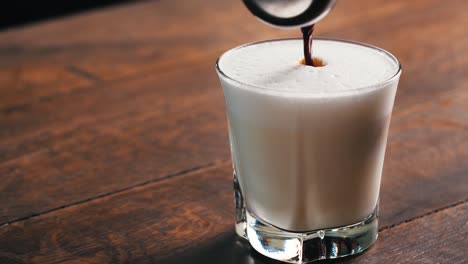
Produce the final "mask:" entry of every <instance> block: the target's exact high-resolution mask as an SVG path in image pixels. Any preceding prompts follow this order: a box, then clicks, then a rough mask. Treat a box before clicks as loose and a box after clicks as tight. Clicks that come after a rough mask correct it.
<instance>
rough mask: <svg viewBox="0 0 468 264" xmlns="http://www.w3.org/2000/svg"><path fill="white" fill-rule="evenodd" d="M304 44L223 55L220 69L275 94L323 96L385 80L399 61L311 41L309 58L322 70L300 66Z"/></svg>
mask: <svg viewBox="0 0 468 264" xmlns="http://www.w3.org/2000/svg"><path fill="white" fill-rule="evenodd" d="M302 49H303V46H302V40H299V39H294V40H281V41H273V42H264V43H258V44H255V45H249V46H245V47H242V48H239V49H236V50H232V51H230V52H227V53H226V54H224V55H223V56H222V57H221V59H220V61H219V68H220V69H221V70H222V71H223V72H224V74H226V75H227V76H229V77H230V78H232V79H234V80H237V81H239V82H241V83H244V84H248V85H252V86H257V87H262V88H267V89H273V90H277V91H311V92H314V93H315V92H317V93H327V92H336V91H346V90H355V89H359V88H363V87H368V86H372V85H375V84H378V83H381V82H383V81H386V80H388V79H389V78H391V77H392V76H394V75H395V74H396V73H397V71H398V64H397V62H396V61H395V60H394V59H393V58H391V57H390V56H389V55H388V54H386V53H384V52H382V51H379V50H377V49H374V48H371V47H366V46H362V45H358V44H352V43H347V42H337V41H332V40H320V39H317V40H314V42H313V56H314V57H319V58H321V59H323V60H324V61H325V63H326V64H327V65H326V66H324V67H310V66H305V65H301V64H300V63H299V61H300V60H301V59H302V58H303V57H304V55H303V53H302V52H303V51H302Z"/></svg>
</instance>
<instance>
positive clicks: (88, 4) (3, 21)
mask: <svg viewBox="0 0 468 264" xmlns="http://www.w3.org/2000/svg"><path fill="white" fill-rule="evenodd" d="M123 2H130V0H63V1H52V0H13V1H0V30H3V29H8V28H11V27H16V26H21V25H25V24H28V23H32V22H38V21H42V20H47V19H50V18H56V17H60V16H64V15H69V14H73V13H79V12H83V11H88V10H92V9H96V8H101V7H106V6H110V5H116V4H120V3H123Z"/></svg>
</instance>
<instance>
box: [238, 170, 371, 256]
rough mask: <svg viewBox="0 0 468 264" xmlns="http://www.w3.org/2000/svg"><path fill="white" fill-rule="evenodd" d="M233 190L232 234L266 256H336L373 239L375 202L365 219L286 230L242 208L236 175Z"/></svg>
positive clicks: (357, 250) (366, 245)
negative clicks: (346, 223)
mask: <svg viewBox="0 0 468 264" xmlns="http://www.w3.org/2000/svg"><path fill="white" fill-rule="evenodd" d="M234 191H235V202H236V233H237V234H238V235H239V236H240V237H242V238H245V239H247V240H248V241H249V243H250V245H251V246H252V247H253V248H254V249H255V250H256V251H257V252H259V253H260V254H262V255H264V256H267V257H269V258H272V259H275V260H279V261H284V262H289V263H308V262H312V261H316V260H321V259H336V258H341V257H346V256H351V255H355V254H358V253H361V252H362V251H364V250H366V249H367V248H369V247H370V246H371V245H372V244H373V243H374V242H375V241H376V240H377V236H378V205H377V206H376V208H375V210H374V212H373V213H372V214H371V215H369V216H368V217H367V218H366V219H364V220H363V221H361V222H358V223H355V224H352V225H347V226H342V227H336V228H329V229H321V230H314V231H307V232H290V231H286V230H283V229H279V228H277V227H274V226H272V225H271V224H268V223H266V222H264V221H262V220H261V219H259V218H258V217H256V216H255V215H253V214H252V213H250V212H249V211H248V210H247V209H246V208H245V204H244V199H243V196H242V192H241V191H240V188H239V184H238V182H237V179H236V177H234Z"/></svg>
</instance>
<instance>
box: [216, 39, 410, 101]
mask: <svg viewBox="0 0 468 264" xmlns="http://www.w3.org/2000/svg"><path fill="white" fill-rule="evenodd" d="M291 40H299V41H302V38H279V39H269V40H262V41H255V42H250V43H246V44H243V45H240V46H237V47H235V48H232V49H229V50H227V51H225V52H224V53H223V54H221V56H219V58H218V59H217V60H216V64H215V69H216V72H217V73H218V74H219V75H220V76H221V77H223V78H224V79H226V80H228V81H230V82H233V83H235V84H238V85H240V86H246V87H248V88H250V89H252V90H254V91H255V90H257V91H261V92H270V93H281V94H282V95H290V94H292V95H294V94H302V95H317V96H323V95H328V96H330V95H347V94H355V93H356V92H362V91H371V90H377V89H378V88H380V87H384V86H386V85H387V84H389V83H391V82H393V81H394V80H395V79H397V78H398V77H399V76H400V74H401V71H402V65H401V63H400V61H399V60H398V59H397V57H395V55H393V54H392V53H390V52H388V51H386V50H384V49H382V48H379V47H377V46H374V45H371V44H367V43H363V42H358V41H353V40H344V39H337V38H321V37H318V38H314V40H322V41H334V42H342V43H347V44H353V45H358V46H361V47H366V48H370V49H373V50H376V51H378V52H382V53H384V54H385V55H387V56H388V57H389V58H390V59H391V60H392V61H394V62H395V64H396V65H397V70H396V72H395V74H393V75H392V76H390V77H389V78H387V79H385V80H383V81H380V82H377V83H375V84H372V85H367V86H362V87H357V88H354V89H348V90H339V91H327V92H323V91H321V92H317V91H297V90H292V91H284V90H277V89H272V88H268V87H264V86H259V85H253V84H248V83H244V82H241V81H239V80H237V79H235V78H233V77H231V76H229V75H227V74H226V73H225V72H223V70H222V69H221V67H220V61H221V60H222V59H223V57H224V56H225V55H227V54H229V53H231V52H234V51H236V50H239V49H242V48H245V47H248V46H253V45H258V44H262V43H269V42H279V41H291Z"/></svg>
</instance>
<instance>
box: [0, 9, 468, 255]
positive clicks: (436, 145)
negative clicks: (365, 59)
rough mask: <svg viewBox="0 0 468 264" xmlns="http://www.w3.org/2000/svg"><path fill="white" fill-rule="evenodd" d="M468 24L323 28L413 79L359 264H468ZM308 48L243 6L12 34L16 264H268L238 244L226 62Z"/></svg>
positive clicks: (7, 92) (10, 159)
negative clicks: (243, 49) (224, 56)
mask: <svg viewBox="0 0 468 264" xmlns="http://www.w3.org/2000/svg"><path fill="white" fill-rule="evenodd" d="M467 9H468V2H467V1H466V0H448V1H443V3H442V1H440V0H439V1H438V0H412V1H406V0H398V1H387V0H361V1H339V3H338V5H337V6H336V8H335V10H334V11H333V12H332V13H331V14H330V15H329V17H327V18H326V19H325V20H324V21H323V22H321V23H320V24H319V25H318V26H317V35H318V36H326V37H336V38H346V39H352V40H358V41H362V42H367V43H370V44H374V45H377V46H379V47H382V48H384V49H387V50H389V51H390V52H392V53H393V54H395V55H396V56H397V57H398V58H399V59H400V60H401V62H402V64H403V68H404V70H403V75H402V79H401V81H400V85H399V90H398V95H397V98H396V105H395V109H394V113H393V117H392V124H391V129H390V137H389V142H388V148H387V155H386V160H385V168H384V175H383V183H382V191H381V198H380V203H381V214H380V215H381V217H380V237H379V239H378V242H377V243H376V245H375V246H373V247H372V248H371V249H370V250H368V251H367V252H366V253H364V254H362V255H361V256H357V257H353V258H348V259H345V260H344V262H352V263H415V262H418V263H461V262H468V203H467V201H468V33H467V25H468V16H467V15H466V10H467ZM299 35H300V33H299V31H282V30H278V29H273V28H270V27H267V26H264V25H263V24H261V23H259V22H258V21H257V20H256V19H255V18H253V17H252V16H251V15H250V14H249V13H248V11H247V10H246V9H245V8H244V6H243V5H242V3H241V1H239V0H237V1H227V0H226V1H220V0H208V1H206V0H205V1H202V0H191V1H183V2H181V1H169V0H161V1H155V2H132V3H130V4H126V5H121V6H116V7H112V8H107V9H102V10H97V11H92V12H88V13H83V14H79V15H74V16H70V17H66V18H61V19H57V20H54V21H50V22H45V23H40V24H34V25H29V26H25V27H21V28H15V29H12V30H9V31H4V32H1V33H0V177H1V180H0V201H1V207H0V263H24V262H27V263H30V262H36V263H43V262H45V263H49V262H50V263H56V262H69V263H123V262H125V263H255V264H258V263H267V262H268V261H267V260H266V259H265V258H263V257H261V256H259V255H258V254H256V253H255V252H252V251H251V250H250V248H249V247H248V246H247V245H245V244H243V243H241V242H240V241H237V240H236V239H235V235H234V226H233V221H234V206H233V192H232V182H231V179H232V176H231V162H230V154H229V146H228V135H227V127H226V118H225V113H224V99H223V95H222V92H221V89H220V85H219V83H218V80H217V76H216V74H215V71H214V62H215V60H216V58H217V57H218V56H219V55H220V54H221V53H222V52H223V51H225V50H227V49H229V48H232V47H234V46H237V45H239V44H242V43H246V42H250V41H255V40H262V39H270V38H279V37H286V36H289V37H290V36H299Z"/></svg>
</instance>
